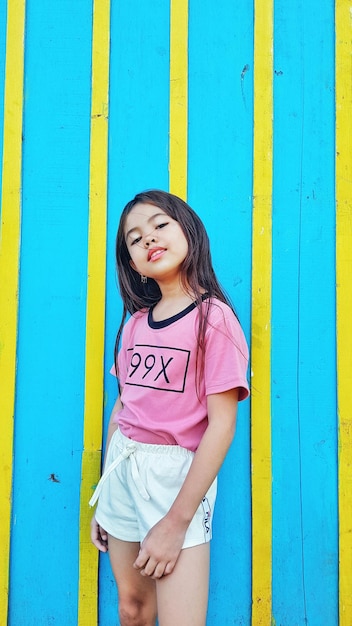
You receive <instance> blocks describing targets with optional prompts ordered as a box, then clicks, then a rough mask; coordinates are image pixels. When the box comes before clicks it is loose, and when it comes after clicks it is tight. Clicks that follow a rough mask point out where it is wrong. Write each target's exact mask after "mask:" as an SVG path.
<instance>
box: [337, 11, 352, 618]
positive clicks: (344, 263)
mask: <svg viewBox="0 0 352 626" xmlns="http://www.w3.org/2000/svg"><path fill="white" fill-rule="evenodd" d="M351 54H352V4H351V1H350V0H336V284H337V288H336V297H337V376H338V418H339V553H340V554H339V561H340V562H339V613H340V621H339V624H340V626H351V624H352V592H351V580H352V402H351V389H352V335H351V311H352V152H351V149H352V117H351V111H352V75H351Z"/></svg>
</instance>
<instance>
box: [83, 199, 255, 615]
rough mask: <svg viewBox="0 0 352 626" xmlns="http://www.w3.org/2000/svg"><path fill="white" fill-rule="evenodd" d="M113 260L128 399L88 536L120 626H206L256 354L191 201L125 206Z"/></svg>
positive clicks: (114, 425) (111, 437)
mask: <svg viewBox="0 0 352 626" xmlns="http://www.w3.org/2000/svg"><path fill="white" fill-rule="evenodd" d="M116 260H117V270H118V277H119V285H120V291H121V296H122V300H123V304H124V310H123V316H122V321H121V325H120V329H119V331H118V334H117V340H116V347H115V368H114V369H115V373H116V375H117V376H118V378H119V389H120V395H119V398H118V399H117V401H116V403H115V406H114V408H113V411H112V415H111V419H110V423H109V428H108V438H107V450H108V451H107V454H106V459H105V469H104V473H103V475H102V478H101V479H100V482H99V484H98V487H97V489H96V491H95V494H94V495H93V497H92V499H91V501H90V504H91V505H93V504H94V503H95V501H96V500H97V499H98V498H99V503H98V507H97V510H96V513H95V516H94V518H93V520H92V527H91V538H92V541H93V543H94V544H95V545H96V547H97V548H98V549H99V550H101V551H102V552H105V551H106V550H107V549H108V550H109V555H110V561H111V566H112V570H113V572H114V576H115V579H116V583H117V587H118V594H119V614H120V624H121V626H132V625H133V626H142V625H143V626H155V621H156V616H158V620H159V625H160V626H176V625H177V626H180V624H182V626H204V624H205V622H206V612H207V600H208V579H209V541H210V539H211V532H212V530H211V525H212V515H213V509H214V503H215V497H216V476H217V474H218V472H219V469H220V467H221V464H222V462H223V460H224V458H225V455H226V453H227V451H228V448H229V446H230V444H231V441H232V439H233V436H234V431H235V422H236V412H237V402H238V401H239V400H243V399H245V398H246V397H247V396H248V393H249V391H248V384H247V380H246V372H247V364H248V349H247V345H246V341H245V339H244V335H243V333H242V330H241V327H240V325H239V322H238V320H237V318H236V315H235V314H234V312H233V310H232V308H231V305H230V304H229V302H228V301H227V298H226V296H225V295H224V293H223V291H222V289H221V287H220V285H219V283H218V281H217V279H216V277H215V274H214V270H213V267H212V263H211V257H210V250H209V240H208V236H207V234H206V231H205V228H204V226H203V224H202V222H201V220H200V219H199V217H198V216H197V215H196V214H195V213H194V211H193V210H192V209H191V208H190V207H189V206H188V205H187V204H186V203H185V202H183V200H181V199H180V198H178V197H176V196H174V195H171V194H169V193H166V192H163V191H155V190H154V191H147V192H144V193H140V194H138V195H137V196H136V197H135V198H134V199H133V200H132V201H131V202H129V203H128V204H127V205H126V207H125V209H124V210H123V213H122V216H121V219H120V225H119V229H118V233H117V240H116ZM127 313H130V314H131V317H130V319H129V320H128V321H127V323H126V324H125V320H126V316H127ZM122 331H123V332H122ZM120 340H121V348H120V350H119V352H118V346H119V344H120Z"/></svg>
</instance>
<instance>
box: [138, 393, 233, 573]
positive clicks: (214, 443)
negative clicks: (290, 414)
mask: <svg viewBox="0 0 352 626" xmlns="http://www.w3.org/2000/svg"><path fill="white" fill-rule="evenodd" d="M207 402H208V421H209V423H208V427H207V429H206V431H205V433H204V435H203V437H202V440H201V442H200V444H199V447H198V449H197V452H196V453H195V455H194V458H193V461H192V465H191V467H190V469H189V472H188V475H187V477H186V480H185V482H184V483H183V486H182V488H181V490H180V492H179V494H178V496H177V498H176V499H175V501H174V503H173V505H172V507H171V508H170V510H169V512H168V513H167V515H165V517H164V518H163V519H162V520H160V522H159V523H158V524H156V525H155V526H154V527H153V528H152V529H151V530H150V531H149V533H148V535H147V536H146V538H145V539H144V541H143V543H142V545H141V550H140V553H139V555H138V558H137V559H136V561H135V563H134V566H135V567H136V569H139V570H141V574H143V575H145V576H152V577H153V578H160V577H161V576H163V575H164V574H170V573H171V572H172V570H173V569H174V567H175V564H176V561H177V558H178V556H179V553H180V551H181V548H182V545H183V541H184V536H185V534H186V531H187V528H188V526H189V524H190V522H191V520H192V518H193V516H194V514H195V512H196V510H197V508H198V506H199V503H200V502H201V500H202V498H203V497H204V494H205V493H206V492H207V491H208V489H209V487H210V485H211V484H212V482H213V481H214V479H215V477H216V476H217V474H218V472H219V469H220V467H221V465H222V463H223V461H224V459H225V456H226V453H227V451H228V449H229V447H230V444H231V442H232V439H233V436H234V433H235V426H236V414H237V402H238V389H231V390H229V391H226V392H224V393H218V394H213V395H210V396H208V399H207Z"/></svg>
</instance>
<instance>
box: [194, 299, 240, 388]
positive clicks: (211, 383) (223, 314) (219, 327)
mask: <svg viewBox="0 0 352 626" xmlns="http://www.w3.org/2000/svg"><path fill="white" fill-rule="evenodd" d="M214 308H215V307H214ZM217 309H218V310H217V311H216V313H215V314H212V315H211V317H210V323H209V325H208V330H207V334H206V346H205V363H204V374H205V376H204V379H205V392H206V395H210V394H212V393H222V392H224V391H228V390H230V389H234V388H239V400H245V399H246V398H247V397H248V396H249V385H248V381H247V370H248V346H247V342H246V339H245V337H244V333H243V331H242V328H241V326H240V323H239V322H238V320H237V318H236V317H235V315H234V314H233V312H232V311H231V309H228V310H227V309H225V310H224V309H223V308H222V307H217Z"/></svg>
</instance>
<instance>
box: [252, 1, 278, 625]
mask: <svg viewBox="0 0 352 626" xmlns="http://www.w3.org/2000/svg"><path fill="white" fill-rule="evenodd" d="M254 6H255V19H254V136H253V159H254V163H253V226H252V336H251V366H252V395H251V462H252V625H253V626H259V624H261V625H263V626H269V625H270V624H271V613H272V510H271V508H272V485H271V483H272V479H271V358H270V351H271V270H272V152H273V145H272V144H273V94H272V91H273V2H272V0H268V2H265V3H263V2H261V0H256V1H255V3H254Z"/></svg>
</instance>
